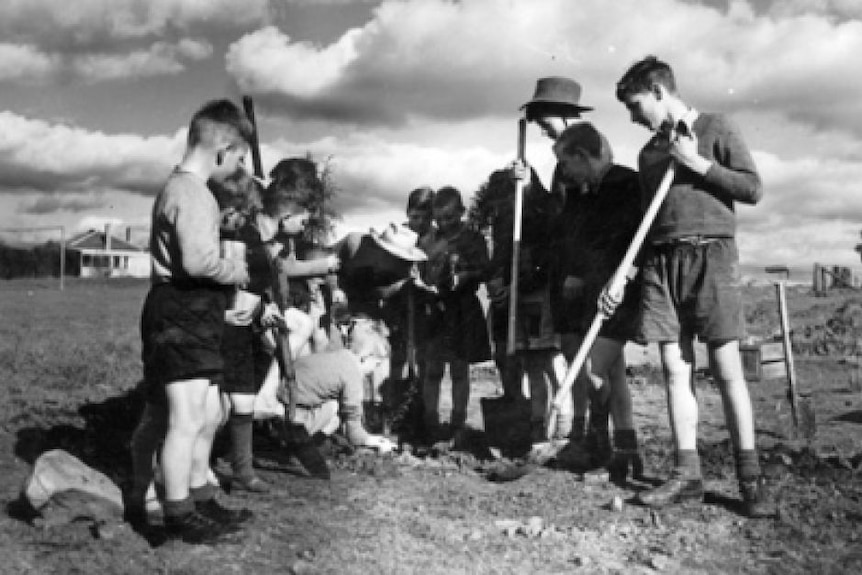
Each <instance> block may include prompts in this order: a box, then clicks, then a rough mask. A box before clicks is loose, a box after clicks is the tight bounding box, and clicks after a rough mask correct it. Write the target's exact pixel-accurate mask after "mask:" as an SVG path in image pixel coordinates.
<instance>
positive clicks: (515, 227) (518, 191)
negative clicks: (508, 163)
mask: <svg viewBox="0 0 862 575" xmlns="http://www.w3.org/2000/svg"><path fill="white" fill-rule="evenodd" d="M526 148H527V118H526V117H523V118H521V119H519V120H518V159H519V160H521V162H523V161H524V157H525V156H526ZM523 214H524V181H523V180H520V179H519V180H517V181H516V182H515V211H514V218H513V222H512V271H511V275H510V280H509V317H508V320H509V322H508V329H507V332H506V354H507V355H514V354H515V342H516V340H517V335H518V271H519V270H518V268H519V267H520V265H521V223H522V222H521V220H522V219H523V218H522V216H523Z"/></svg>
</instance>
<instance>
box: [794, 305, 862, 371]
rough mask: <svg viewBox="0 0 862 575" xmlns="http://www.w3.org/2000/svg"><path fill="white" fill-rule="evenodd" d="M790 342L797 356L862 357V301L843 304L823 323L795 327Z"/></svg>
mask: <svg viewBox="0 0 862 575" xmlns="http://www.w3.org/2000/svg"><path fill="white" fill-rule="evenodd" d="M791 341H792V345H793V351H794V353H797V354H800V355H821V356H840V357H846V356H856V355H862V299H852V300H848V301H846V302H844V303H843V304H842V305H841V306H840V307H838V308H837V309H835V311H834V312H833V313H832V315H831V316H830V317H827V318H825V321H822V322H813V323H806V324H804V325H803V326H802V327H797V328H796V329H794V330H793V333H792V336H791Z"/></svg>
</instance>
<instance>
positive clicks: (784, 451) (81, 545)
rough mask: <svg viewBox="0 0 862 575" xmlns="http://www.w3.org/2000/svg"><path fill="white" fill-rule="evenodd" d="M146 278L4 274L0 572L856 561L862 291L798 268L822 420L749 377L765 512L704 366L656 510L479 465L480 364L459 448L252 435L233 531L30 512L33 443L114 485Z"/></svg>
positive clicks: (655, 411) (122, 471) (594, 485)
mask: <svg viewBox="0 0 862 575" xmlns="http://www.w3.org/2000/svg"><path fill="white" fill-rule="evenodd" d="M146 289H147V286H146V283H144V282H140V281H131V280H115V281H110V282H108V281H100V280H93V281H75V280H70V281H68V282H67V284H66V290H65V291H64V292H59V291H58V290H57V284H56V281H54V282H49V281H47V280H27V281H9V282H3V283H0V317H2V318H3V322H2V324H0V332H2V333H0V469H2V477H3V481H2V483H0V494H2V499H3V502H4V511H5V512H4V513H3V514H2V515H1V516H0V558H2V560H0V573H38V574H47V573H87V574H90V573H183V574H189V575H192V574H207V575H213V574H217V573H567V572H573V571H575V572H577V571H581V572H584V573H652V572H665V573H722V572H727V573H779V572H780V573H859V572H862V377H860V376H862V368H859V367H858V360H859V358H860V356H859V355H858V354H862V339H860V338H862V293H856V292H852V291H840V292H832V293H830V295H828V296H827V297H814V296H813V295H811V294H810V293H809V289H808V288H807V287H801V286H800V287H795V286H794V287H789V288H788V303H789V308H790V322H791V326H792V327H793V329H794V348H795V350H796V354H795V362H796V370H797V379H798V382H799V391H800V394H801V396H802V399H803V401H804V402H807V405H808V406H809V407H810V409H808V410H806V413H808V412H810V413H813V414H814V417H815V421H811V420H810V419H808V418H806V419H805V420H804V421H803V425H802V426H801V429H800V430H798V431H796V432H794V429H793V427H792V425H791V422H790V410H789V405H788V401H787V397H786V382H785V380H783V379H778V380H771V381H762V382H751V385H750V387H751V391H752V396H753V398H754V405H755V413H756V418H757V425H758V442H759V445H760V447H761V450H762V458H763V462H764V469H765V470H766V472H767V474H768V476H769V480H770V487H771V489H772V491H773V493H774V494H775V497H776V499H777V502H778V511H779V512H778V515H777V516H776V517H775V518H774V519H763V520H749V519H745V518H743V517H742V516H740V515H739V514H738V512H737V493H736V481H735V478H734V469H733V458H732V455H731V450H730V445H729V442H728V439H727V432H726V429H725V428H724V425H723V418H722V411H721V404H720V400H719V397H718V393H717V390H716V389H715V387H714V386H713V385H712V384H711V382H710V381H709V377H708V373H705V372H700V377H699V379H698V382H697V386H698V393H699V398H700V405H701V427H700V436H701V442H700V450H701V454H702V456H703V461H704V469H705V473H706V479H707V491H708V496H707V499H706V503H705V504H704V505H702V506H687V507H682V508H673V509H667V510H660V511H650V510H649V509H646V508H643V507H639V506H637V505H635V504H633V503H631V498H632V497H633V495H634V494H635V493H636V492H637V490H639V489H643V488H644V487H645V486H647V485H648V483H647V482H635V481H630V482H629V483H628V484H627V485H625V486H622V487H620V486H616V485H613V484H610V483H607V482H603V481H594V480H589V481H585V480H584V479H583V478H582V477H581V476H580V475H577V474H574V473H571V472H568V471H564V470H557V469H551V468H548V467H536V468H535V469H533V470H532V471H531V472H529V473H527V474H525V475H524V476H523V477H521V478H520V479H517V480H515V481H511V482H505V483H497V482H492V481H489V480H488V476H489V473H488V472H489V470H492V469H495V468H497V467H499V466H500V464H501V462H499V461H498V462H495V461H493V460H491V455H490V453H489V451H488V449H487V445H486V441H485V437H484V434H483V431H482V417H481V412H480V408H479V398H480V397H487V396H494V395H496V394H497V393H498V382H497V379H496V373H495V371H494V370H493V369H492V368H490V367H488V366H479V367H477V368H475V369H474V382H473V397H472V399H471V412H470V419H469V423H470V425H472V427H473V428H474V431H473V432H472V433H471V434H469V436H468V441H467V442H466V443H467V445H466V447H467V449H466V450H465V451H445V450H444V451H433V452H430V453H419V452H416V451H413V452H411V451H410V447H409V446H405V447H404V449H403V450H402V451H401V452H399V453H393V454H389V455H386V456H374V455H373V454H370V453H364V452H353V453H351V452H348V451H346V450H345V449H344V448H343V447H340V446H339V445H338V444H335V443H332V444H327V445H325V446H324V448H325V449H326V452H327V453H328V454H329V457H330V462H331V465H332V467H333V470H334V474H333V479H332V481H330V482H328V483H325V482H319V481H313V480H309V479H305V478H303V477H301V476H298V475H297V474H296V472H295V470H294V469H293V468H291V467H289V466H287V465H286V464H285V462H284V458H283V457H281V454H280V453H279V450H278V449H277V446H276V445H275V444H274V443H273V442H272V441H271V440H269V439H268V437H267V436H266V434H265V433H260V434H259V435H258V436H257V437H256V451H257V462H258V465H259V473H260V475H261V476H262V477H263V478H265V479H266V480H267V481H269V482H270V483H272V484H274V485H275V486H276V487H277V490H276V491H275V492H274V493H272V494H268V495H263V496H261V495H249V494H242V495H240V494H234V495H229V494H224V495H222V496H221V499H222V501H223V502H224V503H225V504H227V505H231V506H246V507H249V508H250V509H252V510H253V511H254V512H255V517H254V519H252V521H251V522H250V523H249V524H248V526H247V528H246V529H245V531H244V532H243V533H242V535H241V536H240V537H238V538H237V539H236V540H235V541H233V542H232V543H230V544H223V545H219V546H216V547H212V548H210V547H195V546H188V545H185V544H182V543H174V542H172V543H167V544H164V545H160V546H155V547H153V546H151V545H150V544H149V543H148V542H147V541H146V540H145V539H144V538H143V537H141V536H140V535H138V534H136V533H135V532H133V531H131V530H130V529H127V528H125V527H122V526H121V527H117V528H116V529H113V530H103V531H98V532H97V531H94V530H93V529H92V526H91V525H90V524H89V523H87V522H73V523H71V524H68V525H60V526H54V527H50V528H40V527H37V526H34V525H33V524H32V522H31V519H32V517H31V516H30V514H28V513H27V510H26V509H22V506H21V505H20V504H19V503H18V502H17V501H16V500H17V497H18V493H19V490H20V487H21V484H22V482H23V481H24V480H25V478H26V477H27V475H28V473H29V471H30V466H31V463H32V461H33V460H34V458H35V457H36V456H37V455H38V454H39V453H41V452H42V451H44V450H46V449H50V448H54V447H61V448H63V449H66V450H67V451H69V452H71V453H73V454H74V455H76V456H78V457H79V458H81V459H82V460H83V461H85V462H86V463H88V464H89V465H91V466H93V467H95V468H96V469H98V470H100V471H102V472H104V473H105V474H107V475H108V476H109V477H111V478H112V479H113V480H114V481H115V482H117V483H118V484H119V485H121V486H122V485H124V484H125V482H126V480H127V478H128V474H129V464H130V462H129V455H128V449H127V445H126V443H127V441H128V438H129V435H130V433H131V431H132V429H133V427H134V425H135V423H136V421H137V410H138V409H139V407H140V404H139V402H138V401H137V399H136V397H137V396H136V395H135V394H134V393H133V392H132V390H133V388H134V387H135V384H136V383H137V381H138V380H139V378H140V373H141V368H140V361H139V345H140V344H139V337H138V314H139V311H140V306H141V303H142V301H143V297H144V295H145V293H146ZM746 298H747V306H746V318H747V321H748V327H749V332H750V333H751V334H752V335H754V336H758V337H770V336H772V335H773V334H774V332H776V331H777V328H778V326H779V323H778V317H777V313H776V309H777V306H776V302H775V292H774V290H773V288H772V287H770V286H766V287H751V288H747V290H746ZM631 382H632V391H633V396H634V404H635V414H636V421H637V425H638V428H639V437H640V440H641V443H642V445H643V451H644V455H645V459H646V467H647V475H648V476H649V477H650V478H657V477H664V475H665V473H666V472H667V470H668V469H669V464H670V458H671V444H670V435H669V430H668V425H667V418H666V413H665V399H664V391H663V388H662V386H661V385H660V382H661V374H660V371H659V370H658V369H656V368H651V367H649V366H642V367H638V368H636V369H634V370H633V372H632V378H631ZM445 396H446V394H445V390H444V397H445ZM502 463H508V462H505V461H504V462H502ZM226 469H227V467H226V465H225V463H224V461H223V460H220V461H219V462H218V465H217V470H218V471H225V470H226ZM620 503H621V505H620ZM96 533H98V534H99V536H96V535H95V534H96Z"/></svg>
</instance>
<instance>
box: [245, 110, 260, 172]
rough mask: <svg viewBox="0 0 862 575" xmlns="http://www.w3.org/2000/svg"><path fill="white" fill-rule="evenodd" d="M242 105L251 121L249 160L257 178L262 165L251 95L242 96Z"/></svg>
mask: <svg viewBox="0 0 862 575" xmlns="http://www.w3.org/2000/svg"><path fill="white" fill-rule="evenodd" d="M242 107H243V109H244V110H245V115H246V116H247V117H248V121H249V122H251V125H252V128H254V130H252V133H251V142H249V144H250V145H251V161H252V165H253V166H254V175H255V176H257V177H258V178H262V177H263V165H262V164H261V162H260V141H259V140H258V137H257V120H256V119H255V117H254V101H253V100H252V99H251V96H243V97H242Z"/></svg>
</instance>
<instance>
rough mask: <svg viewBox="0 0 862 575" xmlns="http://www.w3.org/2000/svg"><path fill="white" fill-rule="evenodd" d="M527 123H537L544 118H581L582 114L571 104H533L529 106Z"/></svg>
mask: <svg viewBox="0 0 862 575" xmlns="http://www.w3.org/2000/svg"><path fill="white" fill-rule="evenodd" d="M524 111H525V112H526V116H527V121H528V122H535V121H536V120H537V119H539V118H541V117H542V116H558V117H560V118H580V117H581V112H580V111H579V110H578V109H577V108H575V107H574V106H572V105H571V104H564V103H562V102H531V103H529V104H527V107H526V109H525V110H524Z"/></svg>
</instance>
